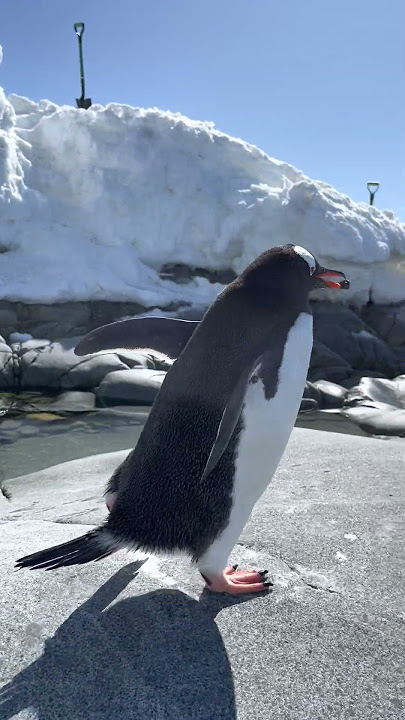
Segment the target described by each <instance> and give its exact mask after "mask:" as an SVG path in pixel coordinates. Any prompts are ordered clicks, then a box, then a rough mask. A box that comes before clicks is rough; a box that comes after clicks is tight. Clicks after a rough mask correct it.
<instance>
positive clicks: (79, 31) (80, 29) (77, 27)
mask: <svg viewBox="0 0 405 720" xmlns="http://www.w3.org/2000/svg"><path fill="white" fill-rule="evenodd" d="M73 28H74V31H75V33H76V35H77V41H78V43H79V63H80V85H81V89H82V94H81V97H80V98H76V104H77V107H78V108H82V109H83V110H88V109H89V107H90V106H91V98H85V97H84V95H85V89H84V88H85V86H84V65H83V41H82V35H83V33H84V23H75V24H74V25H73Z"/></svg>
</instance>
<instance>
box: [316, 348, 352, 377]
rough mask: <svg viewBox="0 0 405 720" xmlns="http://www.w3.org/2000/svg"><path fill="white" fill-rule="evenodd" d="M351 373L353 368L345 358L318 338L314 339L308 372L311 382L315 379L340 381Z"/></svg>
mask: <svg viewBox="0 0 405 720" xmlns="http://www.w3.org/2000/svg"><path fill="white" fill-rule="evenodd" d="M352 373H353V368H352V366H351V365H350V363H349V362H348V361H347V360H345V359H344V358H343V357H342V356H341V355H339V353H337V352H335V351H334V350H331V349H330V348H328V347H327V346H326V345H325V344H324V343H323V342H321V341H320V340H317V339H316V338H315V339H314V344H313V347H312V353H311V362H310V367H309V373H308V376H309V379H310V380H311V382H315V381H316V380H330V381H332V382H340V380H343V379H344V378H347V377H349V376H350V375H351V374H352Z"/></svg>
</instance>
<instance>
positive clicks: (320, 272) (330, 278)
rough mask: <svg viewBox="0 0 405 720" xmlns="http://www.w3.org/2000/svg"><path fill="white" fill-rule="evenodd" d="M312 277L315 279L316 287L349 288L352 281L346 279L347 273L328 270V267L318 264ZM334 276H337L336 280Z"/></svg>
mask: <svg viewBox="0 0 405 720" xmlns="http://www.w3.org/2000/svg"><path fill="white" fill-rule="evenodd" d="M312 277H313V280H314V287H316V288H332V289H333V290H347V289H348V288H349V287H350V283H349V281H348V280H347V279H346V275H345V274H344V273H342V272H339V271H338V270H328V268H324V267H320V266H318V267H317V269H316V270H315V273H314V275H313V276H312ZM334 278H336V280H335V279H334Z"/></svg>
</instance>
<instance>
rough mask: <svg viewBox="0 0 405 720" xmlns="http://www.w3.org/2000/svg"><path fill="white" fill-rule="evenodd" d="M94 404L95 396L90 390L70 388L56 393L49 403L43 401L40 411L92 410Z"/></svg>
mask: <svg viewBox="0 0 405 720" xmlns="http://www.w3.org/2000/svg"><path fill="white" fill-rule="evenodd" d="M95 404H96V398H95V395H94V393H91V392H80V391H77V390H71V391H68V392H64V393H60V395H57V396H56V398H55V400H54V401H53V402H50V403H44V404H43V405H41V407H40V409H41V412H50V413H58V412H69V413H72V412H73V413H78V412H89V411H91V410H94V408H95Z"/></svg>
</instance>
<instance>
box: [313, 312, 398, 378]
mask: <svg viewBox="0 0 405 720" xmlns="http://www.w3.org/2000/svg"><path fill="white" fill-rule="evenodd" d="M313 313H314V338H315V340H317V341H319V342H321V343H323V345H326V347H327V348H328V349H329V350H332V351H333V352H335V353H337V354H339V356H340V357H341V358H343V359H344V360H345V361H346V362H347V363H348V364H349V365H350V366H351V367H352V368H356V369H357V370H362V369H364V370H375V371H377V372H381V373H383V374H384V375H386V376H388V377H395V376H396V375H398V374H399V373H400V372H401V365H400V363H399V361H398V358H397V356H396V354H395V352H394V351H393V350H392V349H391V348H389V347H388V345H386V343H385V342H384V341H383V340H382V339H381V338H379V337H377V336H376V335H375V334H374V333H373V332H372V331H371V328H369V327H368V326H367V325H365V323H364V322H363V321H362V320H361V318H359V317H358V315H356V314H355V313H354V312H353V311H351V310H350V309H349V308H347V307H344V306H340V305H333V306H331V305H328V304H326V303H325V304H324V303H319V304H318V303H314V306H313ZM335 365H336V366H337V365H338V364H337V363H335ZM312 379H313V378H312V377H311V380H312ZM317 379H328V380H334V379H336V378H331V377H329V376H328V377H327V378H320V377H319V376H318V378H317Z"/></svg>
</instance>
